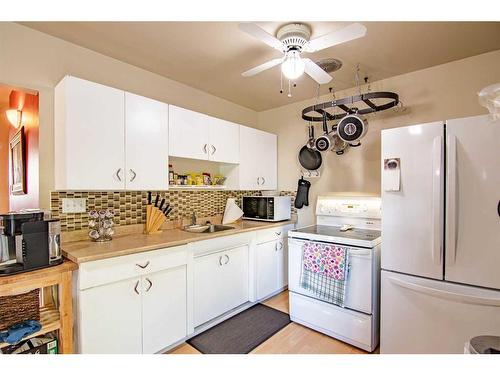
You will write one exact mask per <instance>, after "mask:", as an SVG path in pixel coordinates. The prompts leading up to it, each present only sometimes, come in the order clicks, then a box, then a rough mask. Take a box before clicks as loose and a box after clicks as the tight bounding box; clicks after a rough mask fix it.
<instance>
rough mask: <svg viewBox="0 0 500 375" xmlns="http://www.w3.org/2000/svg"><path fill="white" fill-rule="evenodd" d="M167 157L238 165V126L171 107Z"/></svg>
mask: <svg viewBox="0 0 500 375" xmlns="http://www.w3.org/2000/svg"><path fill="white" fill-rule="evenodd" d="M169 139H170V142H169V153H170V156H176V157H181V158H188V159H200V160H211V161H217V162H221V163H238V161H239V125H238V124H233V123H232V122H229V121H225V120H221V119H218V118H215V117H210V116H207V115H204V114H202V113H198V112H194V111H190V110H187V109H184V108H180V107H176V106H173V105H171V106H170V108H169Z"/></svg>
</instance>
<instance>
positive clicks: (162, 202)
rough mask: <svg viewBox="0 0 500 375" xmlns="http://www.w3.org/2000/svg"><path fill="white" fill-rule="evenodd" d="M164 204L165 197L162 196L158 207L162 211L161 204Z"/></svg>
mask: <svg viewBox="0 0 500 375" xmlns="http://www.w3.org/2000/svg"><path fill="white" fill-rule="evenodd" d="M164 204H165V198H163V199H162V200H161V203H160V207H158V208H159V209H160V211H162V208H163V205H164Z"/></svg>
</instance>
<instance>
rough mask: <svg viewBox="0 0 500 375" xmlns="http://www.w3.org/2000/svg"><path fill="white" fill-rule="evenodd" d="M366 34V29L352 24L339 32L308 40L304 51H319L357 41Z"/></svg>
mask: <svg viewBox="0 0 500 375" xmlns="http://www.w3.org/2000/svg"><path fill="white" fill-rule="evenodd" d="M365 34H366V27H365V26H364V25H362V24H360V23H353V24H351V25H349V26H346V27H344V28H342V29H340V30H336V31H333V32H331V33H328V34H326V35H323V36H320V37H318V38H316V39H313V40H310V41H309V42H308V43H307V44H306V45H305V46H304V50H305V51H307V52H315V51H320V50H322V49H325V48H328V47H332V46H335V45H337V44H341V43H345V42H348V41H350V40H353V39H358V38H361V37H363V36H365Z"/></svg>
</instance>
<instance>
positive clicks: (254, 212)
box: [243, 197, 272, 220]
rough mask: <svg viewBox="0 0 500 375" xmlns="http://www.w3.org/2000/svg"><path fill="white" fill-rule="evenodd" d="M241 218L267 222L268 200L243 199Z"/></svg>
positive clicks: (256, 198)
mask: <svg viewBox="0 0 500 375" xmlns="http://www.w3.org/2000/svg"><path fill="white" fill-rule="evenodd" d="M271 216H272V215H271ZM243 217H244V218H246V219H258V220H269V219H270V217H269V204H268V198H266V197H243ZM271 218H272V217H271Z"/></svg>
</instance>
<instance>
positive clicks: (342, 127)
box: [337, 115, 368, 147]
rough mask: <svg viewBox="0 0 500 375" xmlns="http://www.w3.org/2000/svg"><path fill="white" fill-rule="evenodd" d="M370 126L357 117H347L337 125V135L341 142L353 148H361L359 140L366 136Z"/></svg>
mask: <svg viewBox="0 0 500 375" xmlns="http://www.w3.org/2000/svg"><path fill="white" fill-rule="evenodd" d="M367 128H368V126H367V124H365V122H364V121H363V120H362V119H361V118H360V117H359V116H357V115H347V116H345V117H344V118H342V120H340V122H339V123H338V125H337V134H338V136H339V138H340V139H341V140H343V141H344V142H347V143H348V144H349V145H351V146H354V147H355V146H359V145H360V144H361V143H360V142H359V140H360V139H361V138H362V137H363V136H364V135H365V133H366V130H367Z"/></svg>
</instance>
